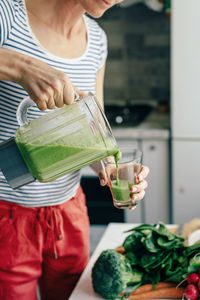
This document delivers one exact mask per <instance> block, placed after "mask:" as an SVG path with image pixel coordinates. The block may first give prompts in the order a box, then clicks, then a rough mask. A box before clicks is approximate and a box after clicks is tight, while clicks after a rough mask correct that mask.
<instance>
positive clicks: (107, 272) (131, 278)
mask: <svg viewBox="0 0 200 300" xmlns="http://www.w3.org/2000/svg"><path fill="white" fill-rule="evenodd" d="M141 280H142V273H141V272H139V271H135V272H134V271H133V270H132V268H131V265H130V263H129V261H128V259H127V258H126V257H125V256H124V255H123V254H119V253H117V252H116V251H115V250H113V249H108V250H105V251H103V252H102V253H101V254H100V256H99V258H98V259H97V261H96V262H95V264H94V266H93V268H92V284H93V288H94V291H95V292H96V293H99V294H100V295H101V296H102V297H103V298H105V299H108V300H113V299H116V298H117V297H119V295H120V293H122V292H123V291H124V290H125V289H126V287H127V286H128V285H131V284H135V283H138V282H140V281H141Z"/></svg>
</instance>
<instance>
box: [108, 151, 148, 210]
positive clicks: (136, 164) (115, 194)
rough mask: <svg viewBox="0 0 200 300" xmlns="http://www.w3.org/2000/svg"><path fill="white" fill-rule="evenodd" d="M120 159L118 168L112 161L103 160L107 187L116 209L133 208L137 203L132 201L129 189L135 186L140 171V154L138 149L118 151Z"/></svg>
mask: <svg viewBox="0 0 200 300" xmlns="http://www.w3.org/2000/svg"><path fill="white" fill-rule="evenodd" d="M120 150H121V152H122V158H121V159H120V161H119V162H118V167H116V164H115V162H114V161H107V160H104V166H105V172H106V175H107V177H108V185H109V187H110V191H111V194H112V198H113V204H114V206H115V207H117V208H121V209H125V208H132V209H133V208H135V207H136V206H137V204H138V202H137V201H134V200H133V199H132V196H133V193H132V192H131V187H132V186H133V185H134V184H136V178H137V176H138V174H139V172H140V170H141V160H142V152H141V151H140V150H138V149H133V150H131V149H120Z"/></svg>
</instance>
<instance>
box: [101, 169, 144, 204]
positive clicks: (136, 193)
mask: <svg viewBox="0 0 200 300" xmlns="http://www.w3.org/2000/svg"><path fill="white" fill-rule="evenodd" d="M106 172H107V174H105V172H104V171H102V170H101V171H100V172H99V179H100V184H101V185H102V186H105V185H108V184H109V183H108V177H109V176H110V175H111V173H112V169H110V170H109V169H108V168H107V169H106ZM148 174H149V168H148V167H147V166H142V167H141V169H140V172H139V173H138V175H137V177H136V184H134V185H133V186H132V187H131V189H130V191H131V192H132V193H133V194H132V197H131V198H132V200H133V201H139V200H142V199H143V198H144V195H145V189H146V188H147V186H148V183H147V181H146V180H145V178H146V177H147V175H148Z"/></svg>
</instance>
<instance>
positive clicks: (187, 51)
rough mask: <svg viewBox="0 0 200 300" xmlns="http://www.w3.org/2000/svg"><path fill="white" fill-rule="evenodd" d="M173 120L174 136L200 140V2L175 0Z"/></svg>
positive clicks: (173, 22)
mask: <svg viewBox="0 0 200 300" xmlns="http://www.w3.org/2000/svg"><path fill="white" fill-rule="evenodd" d="M172 11H173V13H172V20H171V21H172V22H171V120H172V135H173V137H178V138H180V137H183V138H185V137H188V138H199V137H200V130H199V128H200V118H199V109H200V102H199V78H200V67H199V66H200V39H199V37H197V36H198V35H199V28H200V18H199V11H200V1H199V0H192V1H191V0H189V1H188V0H180V1H178V0H177V1H176V0H175V1H172Z"/></svg>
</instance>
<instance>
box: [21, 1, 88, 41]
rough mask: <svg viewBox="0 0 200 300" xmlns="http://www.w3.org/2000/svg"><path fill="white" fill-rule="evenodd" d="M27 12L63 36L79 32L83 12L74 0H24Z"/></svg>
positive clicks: (67, 36) (68, 36)
mask: <svg viewBox="0 0 200 300" xmlns="http://www.w3.org/2000/svg"><path fill="white" fill-rule="evenodd" d="M25 2H26V8H27V11H28V14H31V15H32V16H33V17H34V18H36V19H38V21H39V22H41V23H44V24H45V25H46V26H48V27H49V28H51V29H52V30H53V31H55V32H57V33H58V34H59V35H62V36H64V37H65V38H70V37H71V35H73V34H76V33H78V32H79V30H80V29H81V26H82V22H83V20H82V16H83V14H84V13H85V11H84V10H83V8H82V7H81V5H80V4H79V2H78V1H76V0H68V1H67V0H34V1H32V0H25Z"/></svg>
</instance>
